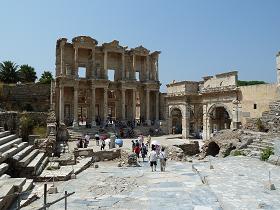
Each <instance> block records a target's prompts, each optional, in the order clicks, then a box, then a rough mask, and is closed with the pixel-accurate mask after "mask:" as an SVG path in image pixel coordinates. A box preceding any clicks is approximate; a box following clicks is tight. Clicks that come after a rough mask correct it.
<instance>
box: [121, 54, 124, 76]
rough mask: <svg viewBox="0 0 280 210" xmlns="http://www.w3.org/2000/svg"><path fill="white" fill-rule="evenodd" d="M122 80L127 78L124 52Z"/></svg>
mask: <svg viewBox="0 0 280 210" xmlns="http://www.w3.org/2000/svg"><path fill="white" fill-rule="evenodd" d="M121 75H122V80H124V79H125V54H124V53H122V74H121Z"/></svg>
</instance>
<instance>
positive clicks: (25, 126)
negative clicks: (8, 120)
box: [20, 116, 34, 141]
mask: <svg viewBox="0 0 280 210" xmlns="http://www.w3.org/2000/svg"><path fill="white" fill-rule="evenodd" d="M33 127H34V123H33V121H32V120H31V119H30V118H29V117H27V116H22V117H21V118H20V133H21V137H22V139H23V141H28V136H29V135H30V134H32V131H33Z"/></svg>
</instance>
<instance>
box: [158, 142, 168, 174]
mask: <svg viewBox="0 0 280 210" xmlns="http://www.w3.org/2000/svg"><path fill="white" fill-rule="evenodd" d="M166 160H167V159H166V153H165V151H164V147H162V148H161V152H160V153H159V161H160V171H165V167H166Z"/></svg>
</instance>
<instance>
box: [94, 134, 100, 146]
mask: <svg viewBox="0 0 280 210" xmlns="http://www.w3.org/2000/svg"><path fill="white" fill-rule="evenodd" d="M94 138H95V142H96V146H99V140H100V137H99V135H98V133H96V134H95V136H94Z"/></svg>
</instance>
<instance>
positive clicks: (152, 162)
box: [149, 145, 158, 171]
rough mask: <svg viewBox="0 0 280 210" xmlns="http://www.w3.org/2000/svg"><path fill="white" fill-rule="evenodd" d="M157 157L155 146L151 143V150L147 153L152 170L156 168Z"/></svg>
mask: <svg viewBox="0 0 280 210" xmlns="http://www.w3.org/2000/svg"><path fill="white" fill-rule="evenodd" d="M157 159H158V155H157V153H156V148H155V146H154V145H152V151H151V152H150V154H149V161H150V166H151V168H152V171H154V169H155V171H156V168H157Z"/></svg>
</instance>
